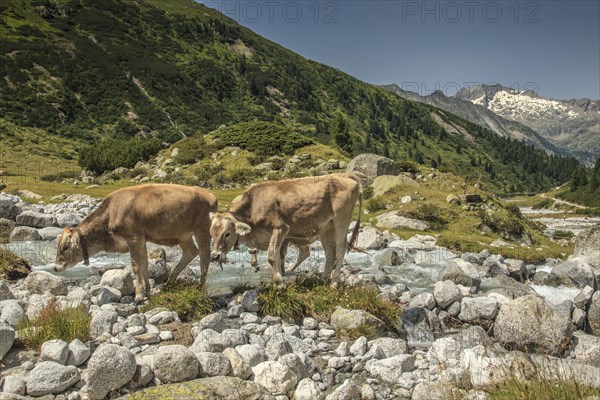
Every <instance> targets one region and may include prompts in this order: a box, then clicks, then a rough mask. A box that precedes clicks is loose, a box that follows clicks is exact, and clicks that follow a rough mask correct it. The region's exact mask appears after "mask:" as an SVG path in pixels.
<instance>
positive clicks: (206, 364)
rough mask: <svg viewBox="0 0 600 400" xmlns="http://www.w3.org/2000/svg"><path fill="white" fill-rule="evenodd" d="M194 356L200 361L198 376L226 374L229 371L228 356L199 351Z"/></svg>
mask: <svg viewBox="0 0 600 400" xmlns="http://www.w3.org/2000/svg"><path fill="white" fill-rule="evenodd" d="M229 349H231V348H230V347H229ZM232 350H233V349H232ZM234 351H235V350H234ZM196 358H197V359H198V361H199V363H200V376H202V377H206V376H221V375H223V376H226V375H229V373H230V371H231V363H230V362H229V358H228V357H227V356H225V355H224V354H222V353H209V352H201V353H197V354H196Z"/></svg>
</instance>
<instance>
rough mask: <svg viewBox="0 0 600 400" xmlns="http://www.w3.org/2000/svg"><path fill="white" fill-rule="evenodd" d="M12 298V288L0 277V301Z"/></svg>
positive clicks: (13, 296)
mask: <svg viewBox="0 0 600 400" xmlns="http://www.w3.org/2000/svg"><path fill="white" fill-rule="evenodd" d="M14 298H15V295H14V294H13V292H12V290H10V287H9V286H8V284H7V283H6V281H5V280H3V279H0V301H4V300H13V299H14Z"/></svg>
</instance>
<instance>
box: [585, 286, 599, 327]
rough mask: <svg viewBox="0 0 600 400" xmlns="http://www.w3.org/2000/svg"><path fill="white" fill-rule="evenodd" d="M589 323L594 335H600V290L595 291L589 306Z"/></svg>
mask: <svg viewBox="0 0 600 400" xmlns="http://www.w3.org/2000/svg"><path fill="white" fill-rule="evenodd" d="M588 325H589V327H590V331H591V332H592V335H594V336H600V290H599V291H597V292H596V293H594V295H593V296H592V300H591V301H590V306H589V308H588Z"/></svg>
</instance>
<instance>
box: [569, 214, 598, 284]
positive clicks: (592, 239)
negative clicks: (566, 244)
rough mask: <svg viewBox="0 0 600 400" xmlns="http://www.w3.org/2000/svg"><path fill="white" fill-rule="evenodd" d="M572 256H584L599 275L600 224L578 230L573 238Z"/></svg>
mask: <svg viewBox="0 0 600 400" xmlns="http://www.w3.org/2000/svg"><path fill="white" fill-rule="evenodd" d="M573 257H581V258H584V259H585V260H586V261H587V262H588V263H589V264H590V265H591V266H592V268H593V269H594V273H595V274H596V275H600V225H596V226H594V227H591V228H589V229H586V230H584V231H582V232H580V233H579V234H578V235H577V237H576V238H575V250H574V252H573Z"/></svg>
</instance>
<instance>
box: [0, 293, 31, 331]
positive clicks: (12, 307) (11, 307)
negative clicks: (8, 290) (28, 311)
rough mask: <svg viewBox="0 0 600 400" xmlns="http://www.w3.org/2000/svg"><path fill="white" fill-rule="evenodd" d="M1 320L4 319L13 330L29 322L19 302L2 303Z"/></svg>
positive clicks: (0, 305)
mask: <svg viewBox="0 0 600 400" xmlns="http://www.w3.org/2000/svg"><path fill="white" fill-rule="evenodd" d="M0 319H3V320H4V321H5V322H6V323H7V324H9V325H10V326H12V327H13V328H15V329H16V328H17V327H18V326H19V324H20V323H22V322H25V321H26V320H27V318H26V316H25V311H23V307H21V304H20V303H19V301H18V300H3V301H0Z"/></svg>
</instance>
